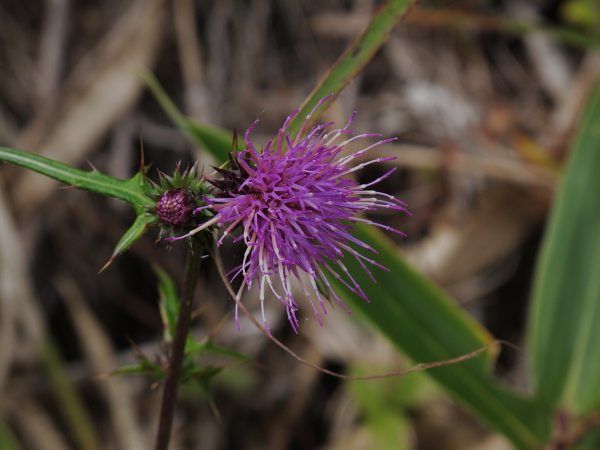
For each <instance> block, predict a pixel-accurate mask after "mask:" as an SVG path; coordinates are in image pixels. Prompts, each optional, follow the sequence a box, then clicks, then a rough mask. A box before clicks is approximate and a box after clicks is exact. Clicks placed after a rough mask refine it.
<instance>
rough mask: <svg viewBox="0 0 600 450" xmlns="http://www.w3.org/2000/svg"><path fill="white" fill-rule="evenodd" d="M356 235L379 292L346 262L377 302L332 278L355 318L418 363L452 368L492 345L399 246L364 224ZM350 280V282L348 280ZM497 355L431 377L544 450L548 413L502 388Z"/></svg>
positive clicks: (525, 445)
mask: <svg viewBox="0 0 600 450" xmlns="http://www.w3.org/2000/svg"><path fill="white" fill-rule="evenodd" d="M353 235H354V236H355V237H356V238H358V239H360V240H361V241H363V242H365V243H367V244H368V245H370V246H372V247H373V248H374V249H375V250H376V251H377V252H378V253H379V254H378V255H377V258H376V259H377V262H378V263H380V264H382V265H384V266H385V267H387V268H388V269H390V271H389V272H388V271H384V270H383V269H379V268H377V267H375V268H374V269H373V270H372V272H373V276H374V277H375V279H376V280H377V284H374V283H373V282H372V281H371V279H370V277H369V276H368V274H367V273H366V272H365V271H364V270H363V269H362V268H361V266H360V264H359V263H358V262H357V261H356V260H355V259H354V258H353V257H350V256H347V257H345V258H344V260H343V263H344V265H346V267H347V268H348V270H349V271H350V273H352V276H353V277H354V278H355V279H356V281H357V282H358V284H359V285H360V286H361V288H362V289H363V290H364V292H365V294H366V295H367V296H368V297H369V299H370V300H371V302H370V303H367V302H365V301H364V300H363V299H361V298H360V297H358V296H357V295H355V294H353V293H351V292H350V291H349V290H348V289H347V288H346V287H345V286H344V285H343V284H341V283H340V282H338V281H336V280H335V279H334V278H333V277H332V278H331V281H332V284H334V285H335V287H336V292H339V293H340V294H341V295H342V297H343V298H344V301H346V302H347V304H348V306H349V307H350V309H351V310H352V311H353V312H358V313H360V314H361V315H362V316H363V317H365V318H366V319H367V320H368V321H369V322H371V324H372V325H373V326H374V327H375V328H377V329H378V330H379V331H380V332H381V333H383V334H384V335H385V336H386V337H387V338H388V339H390V341H391V342H392V343H393V344H394V345H395V346H396V347H397V348H399V349H400V350H402V351H403V352H404V353H405V354H407V355H408V356H409V357H410V358H411V359H412V360H413V361H415V362H434V361H444V360H448V359H452V358H456V357H459V356H461V355H465V354H467V353H470V352H472V351H474V350H477V349H479V348H481V347H483V346H485V345H488V344H489V343H490V342H491V337H490V335H489V334H488V333H487V331H486V330H484V329H483V328H482V327H481V326H480V325H479V324H478V323H477V322H475V320H474V319H472V318H471V317H470V316H469V315H468V314H466V313H465V312H464V311H463V310H462V309H461V308H459V307H458V306H457V305H456V304H455V303H454V302H453V301H452V300H451V299H450V298H449V297H448V296H447V295H446V294H444V292H443V291H441V290H440V289H439V288H437V287H436V286H435V285H434V284H433V283H431V282H430V281H429V280H427V279H426V278H425V277H423V276H422V275H421V274H419V273H417V272H416V271H415V270H414V269H412V268H411V267H410V266H409V265H408V264H407V263H406V262H405V261H404V260H403V259H402V258H400V257H399V256H398V255H397V253H395V252H394V250H393V249H394V245H393V244H391V243H390V242H388V241H387V240H386V239H384V237H383V236H382V235H381V234H380V233H378V232H377V230H374V229H373V228H372V227H367V226H364V225H361V224H358V225H357V227H356V231H355V232H354V233H353ZM340 275H342V274H340ZM493 354H494V352H486V354H485V355H481V356H478V357H475V358H472V359H469V360H466V361H463V362H460V363H456V364H452V365H447V366H442V367H437V368H434V369H431V370H427V371H426V372H425V373H427V374H428V375H430V376H431V377H433V378H434V379H435V380H436V381H437V382H438V383H440V384H441V385H442V386H444V387H445V388H446V389H447V390H448V391H449V392H450V393H451V394H453V395H454V396H455V397H456V398H458V399H459V400H461V401H462V402H464V403H465V404H466V405H468V406H469V407H471V408H472V409H473V410H474V411H475V412H476V413H478V414H479V416H480V417H482V418H483V419H485V420H486V421H487V422H488V423H489V424H490V425H492V426H493V427H495V428H496V429H498V430H499V431H501V432H502V433H504V434H505V435H506V436H507V437H508V438H509V439H511V440H512V441H513V443H514V444H515V446H516V447H517V448H519V449H523V450H525V449H527V450H529V449H533V448H540V447H541V444H542V443H543V442H545V440H546V438H547V436H548V430H549V420H548V416H547V413H546V412H545V411H544V410H543V409H542V408H541V407H540V406H539V405H538V404H536V403H535V402H534V401H533V400H530V399H527V398H525V397H524V396H520V395H519V394H517V393H515V392H512V391H510V390H509V389H507V388H504V387H502V386H500V385H499V384H498V383H497V382H495V381H494V380H493V379H492V377H491V375H490V373H489V366H490V363H491V362H493V361H492V360H493Z"/></svg>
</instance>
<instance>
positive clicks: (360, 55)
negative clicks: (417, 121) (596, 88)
mask: <svg viewBox="0 0 600 450" xmlns="http://www.w3.org/2000/svg"><path fill="white" fill-rule="evenodd" d="M414 3H415V2H414V0H390V1H388V2H387V3H386V4H385V5H384V6H383V7H381V8H380V10H379V11H378V12H377V14H376V15H375V16H374V17H373V18H372V19H371V22H370V23H369V25H368V26H367V27H366V28H365V30H363V31H362V32H361V33H360V34H359V35H358V36H357V37H356V39H354V42H352V44H351V45H350V46H349V47H348V48H347V49H346V51H345V52H344V53H343V54H342V56H340V57H339V59H338V60H337V62H336V63H335V64H334V65H333V67H332V68H331V69H329V71H328V72H327V73H326V74H325V76H324V77H323V78H322V79H321V81H320V82H319V83H318V84H317V86H316V88H315V89H314V90H313V91H312V92H311V94H310V95H309V96H308V98H307V99H306V100H305V101H304V103H303V104H302V106H301V107H300V112H299V113H298V114H297V115H296V117H295V118H294V119H293V120H292V122H291V123H290V135H291V136H296V135H297V134H298V132H299V131H300V127H301V126H302V123H303V122H304V120H305V119H306V117H307V115H308V114H309V113H310V112H311V111H312V110H313V108H314V107H315V106H316V105H317V103H318V102H319V101H320V100H322V99H323V98H325V97H326V96H328V95H330V94H334V96H333V97H332V98H330V99H329V100H328V101H327V102H325V103H324V104H322V105H321V106H320V107H319V108H318V109H317V111H316V112H315V114H314V115H313V117H312V120H311V123H312V124H314V122H316V120H317V119H318V118H319V117H320V116H321V115H322V114H323V111H325V109H327V107H328V106H329V105H330V104H331V102H332V101H333V100H334V99H335V98H336V97H337V96H338V95H339V94H340V93H341V92H342V91H343V90H344V89H345V88H346V87H347V86H348V85H349V84H350V83H351V82H352V81H353V80H354V79H355V78H356V77H357V75H358V74H359V73H360V72H361V71H362V70H363V68H364V67H365V66H366V65H367V63H368V62H369V61H370V60H371V59H372V58H373V56H375V53H377V51H378V50H379V49H380V48H381V46H382V45H383V44H384V42H385V41H386V40H387V39H388V37H389V35H390V32H391V31H392V29H393V28H394V26H395V25H396V24H397V23H398V22H399V21H400V20H401V19H402V18H403V17H404V15H405V14H406V13H407V12H408V11H409V8H410V7H411V5H414Z"/></svg>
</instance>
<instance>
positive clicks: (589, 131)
mask: <svg viewBox="0 0 600 450" xmlns="http://www.w3.org/2000/svg"><path fill="white" fill-rule="evenodd" d="M599 146H600V83H599V84H597V86H596V91H595V93H594V94H593V97H592V98H591V100H590V103H589V105H588V111H587V113H586V115H585V117H584V119H583V121H582V123H581V126H580V129H579V132H578V135H577V138H576V139H575V141H574V143H573V146H572V149H571V156H570V160H569V163H568V165H567V168H566V173H565V178H564V181H563V184H562V186H561V189H560V192H559V193H558V196H557V199H556V202H555V205H554V209H553V211H552V215H551V218H550V224H549V226H548V230H547V232H546V237H545V240H544V245H543V249H542V252H541V256H540V260H539V263H538V271H537V273H536V279H535V286H534V294H533V307H532V314H531V324H530V325H531V326H530V329H531V334H530V342H531V350H532V356H533V364H532V377H533V383H534V387H535V388H536V391H537V394H538V395H539V397H540V398H541V399H542V400H543V401H545V402H546V403H548V404H549V405H551V406H553V407H555V408H558V406H559V405H560V404H561V403H564V404H566V406H567V407H568V408H569V409H570V410H571V411H572V412H574V413H576V414H585V413H587V412H590V411H591V410H593V409H596V408H597V407H598V405H600V360H599V359H598V354H600V277H599V276H598V274H600V233H598V230H599V229H600V208H598V204H600V176H598V172H599V170H600V151H598V148H599Z"/></svg>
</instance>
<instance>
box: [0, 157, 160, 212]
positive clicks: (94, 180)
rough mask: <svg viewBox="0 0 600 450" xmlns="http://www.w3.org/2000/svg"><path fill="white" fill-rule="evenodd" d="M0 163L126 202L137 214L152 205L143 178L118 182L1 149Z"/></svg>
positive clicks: (101, 175) (58, 163) (42, 158)
mask: <svg viewBox="0 0 600 450" xmlns="http://www.w3.org/2000/svg"><path fill="white" fill-rule="evenodd" d="M0 160H2V161H6V162H10V163H13V164H16V165H18V166H21V167H25V168H27V169H30V170H33V171H35V172H38V173H41V174H43V175H46V176H48V177H50V178H54V179H55V180H58V181H61V182H63V183H65V184H67V185H68V186H73V187H75V188H77V189H83V190H85V191H91V192H95V193H97V194H104V195H109V196H111V197H114V198H118V199H120V200H124V201H126V202H127V203H129V204H131V205H132V206H133V207H134V208H135V210H136V212H137V213H138V214H139V213H141V212H143V211H144V208H145V207H146V206H148V205H152V204H153V201H152V200H151V199H150V197H148V196H147V195H146V192H149V190H147V189H146V186H147V185H146V184H145V183H144V182H143V181H142V180H141V178H140V177H141V176H140V174H137V175H136V176H134V177H133V178H131V179H129V180H119V179H117V178H113V177H111V176H109V175H105V174H103V173H101V172H98V171H97V170H92V171H85V170H81V169H76V168H75V167H71V166H69V165H67V164H63V163H61V162H58V161H54V160H53V159H49V158H46V157H44V156H39V155H34V154H33V153H28V152H24V151H21V150H14V149H12V148H6V147H0Z"/></svg>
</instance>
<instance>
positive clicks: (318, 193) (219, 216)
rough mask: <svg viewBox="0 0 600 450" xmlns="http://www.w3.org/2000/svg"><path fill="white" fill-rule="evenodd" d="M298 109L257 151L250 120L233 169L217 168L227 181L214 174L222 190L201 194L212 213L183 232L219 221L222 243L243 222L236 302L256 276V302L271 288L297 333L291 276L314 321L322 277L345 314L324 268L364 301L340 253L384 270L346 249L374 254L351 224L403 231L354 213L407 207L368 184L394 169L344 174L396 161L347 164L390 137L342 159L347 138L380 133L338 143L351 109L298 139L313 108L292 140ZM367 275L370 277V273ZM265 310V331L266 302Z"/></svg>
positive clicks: (346, 132) (321, 306)
mask: <svg viewBox="0 0 600 450" xmlns="http://www.w3.org/2000/svg"><path fill="white" fill-rule="evenodd" d="M327 98H328V97H327ZM327 98H325V99H323V100H322V101H321V102H320V103H319V104H318V105H317V107H318V106H319V105H320V104H321V103H322V102H324V101H325V100H326V99H327ZM315 109H316V107H315ZM313 112H314V110H313ZM297 113H298V111H296V112H294V113H293V114H292V115H291V116H289V117H288V118H287V120H286V122H285V123H284V125H283V127H282V128H281V129H280V130H279V133H278V135H277V139H276V140H275V141H270V142H269V143H267V145H266V147H265V149H264V150H263V151H262V152H258V151H257V149H256V148H255V146H254V144H253V143H252V141H251V139H250V133H251V132H252V129H253V128H254V126H255V125H256V123H257V122H258V120H257V121H256V122H254V124H252V126H251V127H250V128H249V129H248V131H246V135H245V143H246V149H245V150H244V151H242V152H240V153H239V154H237V157H234V158H233V161H235V163H236V166H237V167H235V168H233V167H230V169H231V170H223V169H218V171H219V172H220V173H221V174H222V175H223V176H224V179H223V180H216V181H214V182H213V184H214V185H215V186H217V187H219V188H221V189H222V191H223V192H221V193H219V194H218V195H217V197H216V198H206V199H205V200H206V202H207V203H208V204H209V206H206V207H203V208H212V209H214V210H215V212H216V216H215V217H214V218H213V219H212V220H210V221H208V222H207V223H205V224H203V225H202V226H200V227H198V228H197V229H195V230H194V231H193V232H191V233H189V234H188V235H191V234H195V233H196V232H198V231H200V230H201V229H204V228H205V227H206V226H210V225H211V224H214V223H216V222H218V223H219V224H220V225H221V226H222V228H223V229H224V232H223V236H222V237H221V239H220V240H219V241H218V242H217V245H220V244H221V243H222V241H223V239H224V238H225V237H226V236H229V235H230V234H232V232H233V231H234V230H235V229H236V228H237V227H241V228H242V230H243V232H242V234H241V235H240V236H239V237H237V238H236V239H235V241H239V240H241V239H243V240H244V242H245V244H246V245H247V249H246V252H245V254H244V259H243V261H242V264H241V265H240V266H238V267H237V268H236V269H234V270H233V271H232V272H235V273H234V275H233V277H232V279H233V278H235V277H237V276H238V275H240V274H241V275H242V276H243V281H244V282H243V284H242V287H241V289H240V291H239V293H238V299H237V300H239V298H240V296H241V293H242V291H243V288H244V285H247V286H248V289H250V287H251V285H252V283H253V282H254V280H256V281H257V282H258V283H259V288H260V289H259V290H260V299H261V302H264V298H265V291H266V290H267V289H270V290H271V291H272V292H273V294H274V295H275V296H276V297H277V298H278V299H279V300H280V301H281V302H282V303H283V304H285V306H286V309H287V314H288V319H289V321H290V323H291V325H292V327H293V329H294V331H295V332H297V328H298V326H299V322H298V319H297V317H296V311H297V310H298V303H297V302H296V300H295V299H294V298H293V296H292V292H291V285H290V279H291V277H295V278H297V279H298V282H299V284H300V286H301V288H302V290H303V292H304V294H305V296H306V298H307V299H308V301H309V302H310V304H311V306H312V309H313V312H314V314H315V316H316V317H317V320H318V322H319V324H321V325H322V322H321V318H320V311H322V312H323V313H324V314H327V310H326V308H325V303H324V301H323V295H322V294H321V293H320V292H319V289H318V286H317V285H318V284H320V283H322V286H324V287H325V289H326V290H327V291H328V293H329V295H330V296H331V297H333V298H334V299H335V300H336V301H337V302H338V303H339V304H340V305H341V306H342V307H343V308H344V309H345V310H346V311H347V312H348V313H350V311H349V310H348V308H346V306H345V305H344V303H343V302H342V300H341V299H340V298H339V297H338V295H337V294H336V293H335V291H334V290H333V289H332V287H331V285H330V284H329V281H328V280H327V277H326V276H325V271H329V272H330V273H331V274H332V275H333V276H334V277H336V278H337V279H338V280H340V281H341V282H343V283H344V284H345V285H346V286H347V287H348V288H349V289H350V290H351V291H352V292H354V293H356V294H357V295H359V296H361V297H362V298H364V299H365V300H366V301H369V300H368V298H367V297H366V295H365V294H364V292H363V291H362V289H361V288H360V286H359V285H358V284H357V283H356V281H355V280H354V279H353V278H352V276H351V275H350V274H349V272H348V270H347V269H346V267H345V266H344V264H343V263H342V262H341V261H340V258H341V257H342V256H343V255H344V254H346V253H347V254H350V255H352V256H354V257H355V258H356V259H357V260H358V261H359V262H360V264H361V266H362V267H363V268H364V269H365V270H366V271H367V273H369V275H370V276H371V273H370V272H369V270H368V269H367V267H366V265H365V263H364V262H368V263H370V264H373V265H375V266H378V267H382V268H384V269H385V267H383V266H381V265H380V264H378V263H376V262H375V261H373V260H371V259H369V258H367V257H365V256H363V255H362V254H360V253H359V252H357V251H356V250H354V249H353V248H351V247H350V245H349V244H350V243H354V244H357V245H359V246H360V247H363V248H365V249H367V250H370V251H373V252H375V250H374V249H373V248H371V247H370V246H368V245H367V244H365V243H364V242H362V241H360V240H358V239H356V238H354V237H353V236H352V234H351V230H352V226H351V224H352V223H357V222H363V223H369V224H372V225H377V226H379V227H382V228H385V229H386V230H390V231H394V232H396V233H398V234H402V235H404V234H403V233H401V232H399V231H397V230H395V229H393V228H391V227H388V226H386V225H381V224H377V223H374V222H372V221H370V220H368V219H365V218H363V217H359V216H358V214H360V213H362V212H363V211H370V210H374V209H376V208H387V209H395V210H398V211H404V212H406V213H408V211H407V210H406V208H405V206H406V205H405V204H404V203H402V202H401V201H399V200H397V199H396V198H394V197H393V196H391V195H388V194H384V193H381V192H377V191H374V190H371V189H369V188H370V186H371V185H373V184H375V183H377V182H379V181H381V180H382V179H383V178H386V177H387V176H388V175H389V174H390V173H392V172H393V171H394V170H395V169H392V170H391V171H390V172H388V173H387V174H385V175H384V176H382V177H380V178H378V179H377V180H375V181H373V182H371V183H368V184H362V185H361V184H358V183H357V182H355V181H354V180H352V179H351V178H349V175H351V174H352V173H353V172H355V171H357V170H359V169H361V168H363V167H365V166H367V165H369V164H372V163H376V162H381V161H386V160H390V159H394V158H378V159H374V160H371V161H368V162H364V163H362V164H359V165H357V166H355V167H351V166H350V165H349V164H350V162H351V161H352V160H354V159H356V158H358V157H360V156H363V155H364V154H365V153H366V152H367V151H368V150H370V149H371V148H373V147H375V146H377V145H379V144H383V143H385V142H389V141H391V140H393V139H388V140H383V141H379V142H377V143H376V144H373V145H371V146H369V147H367V148H365V149H364V150H361V151H359V152H357V153H354V154H351V155H349V156H343V157H341V156H340V154H341V152H342V150H343V149H344V146H345V145H346V144H348V143H349V142H351V141H354V140H356V139H359V138H363V137H370V136H380V135H376V134H363V135H359V136H353V137H350V138H348V139H346V140H344V141H343V142H341V143H339V144H336V143H335V141H336V140H339V139H338V138H339V137H340V136H345V135H350V134H353V133H352V132H351V131H349V130H348V126H349V125H350V124H351V123H352V121H353V120H354V117H355V116H356V113H354V114H353V115H352V117H351V119H350V121H349V122H348V124H347V125H346V126H345V127H344V128H342V129H338V130H335V131H330V132H328V131H327V130H326V127H328V126H330V125H333V123H329V124H325V125H320V126H317V127H314V128H313V129H312V130H311V131H310V132H309V133H308V135H307V136H306V137H305V138H301V135H302V133H303V131H304V129H305V128H306V125H307V123H308V121H309V120H310V118H311V115H312V113H311V114H310V115H309V116H308V117H307V118H306V121H305V123H304V125H303V126H302V129H301V130H300V133H299V134H298V137H296V139H295V140H294V141H293V142H292V141H291V138H290V135H289V131H288V126H289V124H290V121H291V119H292V118H293V117H294V116H295V115H296V114H297ZM230 166H231V162H230ZM228 177H229V179H228ZM223 186H227V187H228V188H227V189H225V188H223ZM203 208H199V209H203ZM409 214H410V213H409ZM375 253H376V252H375ZM332 265H337V266H338V267H339V268H340V269H341V271H342V272H343V273H344V274H345V276H346V277H347V280H348V281H346V280H344V279H343V278H342V277H340V276H339V275H338V273H337V272H336V271H335V270H334V269H333V267H332ZM386 270H387V269H386ZM302 272H305V273H306V274H308V277H306V278H307V279H308V283H306V282H305V281H304V280H303V277H302V276H301V273H302ZM371 278H372V279H373V277H372V276H371ZM373 281H375V280H374V279H373ZM317 304H318V306H317ZM262 313H263V314H262V315H263V321H264V324H265V327H266V328H267V330H268V325H267V323H266V318H265V314H264V306H263V308H262ZM236 320H237V306H236ZM238 328H239V323H238Z"/></svg>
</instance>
